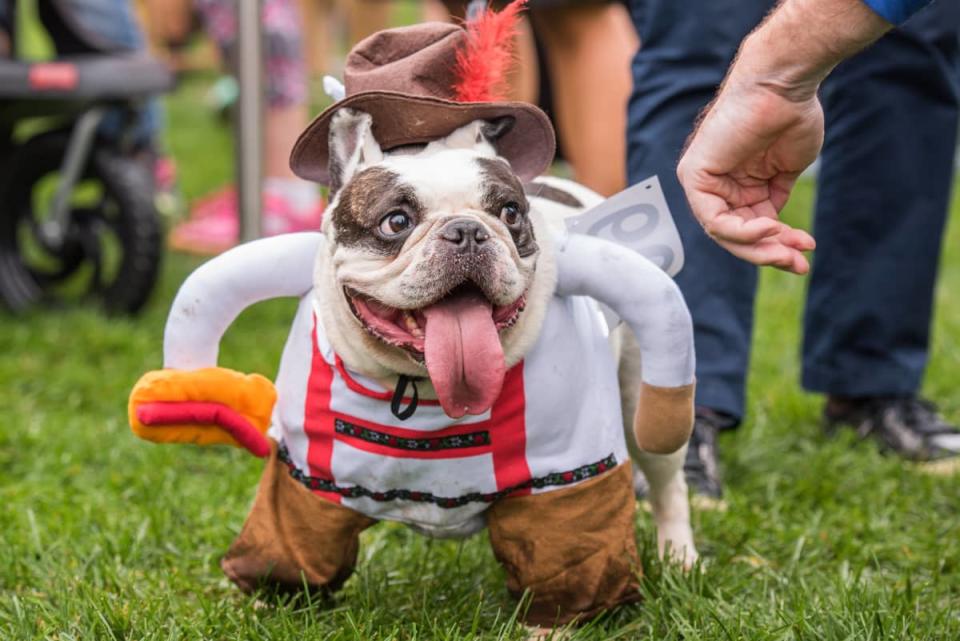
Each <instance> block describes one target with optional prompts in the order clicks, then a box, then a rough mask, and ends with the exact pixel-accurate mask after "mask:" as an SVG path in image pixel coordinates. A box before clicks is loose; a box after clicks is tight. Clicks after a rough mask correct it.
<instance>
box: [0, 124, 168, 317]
mask: <svg viewBox="0 0 960 641" xmlns="http://www.w3.org/2000/svg"><path fill="white" fill-rule="evenodd" d="M66 147H67V134H66V133H62V132H54V133H47V134H41V135H39V136H36V137H34V138H32V139H30V140H28V141H27V142H26V143H24V144H22V145H20V146H19V147H18V148H17V149H15V150H14V152H13V154H12V157H11V159H10V162H9V163H8V164H7V168H6V171H4V172H3V174H4V175H3V176H2V177H0V203H4V205H5V206H4V209H5V210H6V211H5V212H0V300H2V301H3V303H5V304H6V306H7V307H9V308H10V309H12V310H13V311H15V312H18V311H23V310H25V309H27V308H29V307H31V306H33V305H35V304H37V303H40V302H47V303H50V302H53V303H56V302H59V301H64V300H76V299H84V298H93V299H95V300H97V301H98V302H100V303H101V304H102V305H103V306H104V307H105V308H106V309H107V310H108V311H109V312H114V313H134V312H136V311H137V310H139V309H140V308H141V307H142V306H143V305H144V303H146V301H147V299H148V298H149V296H150V293H151V292H152V291H153V287H154V285H155V283H156V280H157V274H158V270H159V265H160V257H161V229H160V219H159V216H158V214H157V212H156V209H155V207H154V204H153V199H152V193H153V183H152V176H151V174H150V170H149V168H148V167H147V166H146V165H145V164H144V163H141V162H138V161H137V160H135V159H132V158H130V157H127V156H123V155H121V154H120V153H119V152H117V151H116V150H114V149H111V148H109V147H98V148H95V149H94V150H93V152H92V153H91V157H90V161H89V162H88V163H87V167H86V168H85V169H84V172H83V175H82V178H81V180H80V181H79V182H78V184H77V186H76V187H75V189H74V191H73V195H72V198H71V201H70V216H69V224H68V226H67V229H66V232H65V236H64V239H63V242H62V243H60V244H59V246H57V247H51V246H49V245H48V244H47V243H46V242H44V240H43V238H44V237H43V235H42V234H41V233H40V228H41V225H42V224H43V222H44V220H45V218H46V216H47V215H48V212H49V208H50V204H51V203H52V200H53V194H54V192H55V190H56V184H57V178H56V176H57V173H58V171H59V168H60V163H61V161H62V159H63V156H64V153H65V151H66Z"/></svg>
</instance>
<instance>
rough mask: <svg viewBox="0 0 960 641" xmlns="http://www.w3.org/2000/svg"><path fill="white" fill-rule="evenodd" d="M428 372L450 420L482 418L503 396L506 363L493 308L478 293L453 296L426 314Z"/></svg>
mask: <svg viewBox="0 0 960 641" xmlns="http://www.w3.org/2000/svg"><path fill="white" fill-rule="evenodd" d="M423 314H424V316H426V327H425V328H424V331H425V333H426V339H425V341H424V343H425V346H424V355H425V356H426V361H427V371H428V372H429V373H430V380H431V381H432V382H433V387H434V389H436V390H437V398H438V399H439V400H440V405H441V406H442V407H443V411H444V412H446V413H447V415H448V416H450V417H452V418H460V417H461V416H463V415H464V414H483V413H484V412H486V411H487V410H488V409H490V407H491V406H492V405H493V403H494V401H496V400H497V397H498V396H500V388H501V387H503V376H504V373H505V372H506V364H505V363H504V360H503V348H502V347H501V346H500V337H499V335H498V334H497V326H496V324H495V323H494V321H493V309H492V308H491V306H490V303H489V301H487V299H486V298H485V297H484V296H483V295H482V294H480V292H474V291H467V292H464V293H463V294H457V295H454V296H449V297H447V298H446V299H444V300H442V301H440V302H439V303H435V304H433V305H431V306H430V307H427V308H425V309H424V310H423Z"/></svg>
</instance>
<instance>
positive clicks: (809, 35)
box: [728, 0, 891, 101]
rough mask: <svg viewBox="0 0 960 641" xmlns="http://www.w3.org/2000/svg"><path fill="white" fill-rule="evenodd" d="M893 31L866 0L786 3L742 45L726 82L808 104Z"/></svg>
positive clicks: (792, 0) (787, 1)
mask: <svg viewBox="0 0 960 641" xmlns="http://www.w3.org/2000/svg"><path fill="white" fill-rule="evenodd" d="M890 27H891V25H890V23H889V22H887V21H886V20H884V19H883V18H881V17H880V16H879V15H877V14H876V13H875V12H874V11H873V10H872V9H871V8H870V7H868V6H867V5H866V4H864V2H863V1H862V0H784V1H783V2H781V3H780V4H779V5H778V6H777V8H776V9H774V11H772V12H771V13H770V15H769V16H768V17H767V19H766V20H765V21H764V22H763V23H762V24H761V25H760V27H758V28H757V29H756V30H755V31H754V32H753V33H752V34H750V35H749V36H748V37H747V38H746V39H745V40H744V41H743V44H742V45H741V47H740V51H739V53H738V55H737V59H736V61H735V63H734V65H733V67H732V68H731V70H730V74H729V76H728V82H749V83H752V84H754V85H759V86H763V87H765V88H768V89H771V90H773V91H775V92H776V93H778V94H780V95H782V96H784V97H786V98H789V99H791V100H796V101H803V100H807V99H809V98H811V97H813V96H814V95H815V94H816V91H817V88H818V87H819V86H820V83H821V82H822V81H823V79H824V78H825V77H826V76H827V75H828V74H829V73H830V71H831V70H832V69H833V68H834V67H835V66H836V65H837V64H838V63H839V62H840V61H842V60H844V59H845V58H848V57H850V56H852V55H853V54H855V53H856V52H858V51H860V50H861V49H863V48H864V47H866V46H867V45H869V44H870V43H872V42H873V41H874V40H876V39H877V38H879V37H880V36H881V35H883V34H884V33H885V32H886V31H887V30H889V29H890Z"/></svg>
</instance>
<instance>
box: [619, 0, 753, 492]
mask: <svg viewBox="0 0 960 641" xmlns="http://www.w3.org/2000/svg"><path fill="white" fill-rule="evenodd" d="M770 6H771V3H770V2H769V1H768V0H751V1H749V2H745V1H743V0H631V13H632V16H633V20H634V24H635V26H636V28H637V33H638V34H639V36H640V50H639V51H638V52H637V54H636V56H635V57H634V60H633V83H634V85H633V92H632V94H631V97H630V105H629V110H628V128H627V170H628V179H629V183H630V184H634V183H637V182H640V181H641V180H644V179H646V178H649V177H650V176H658V177H659V179H660V183H661V185H662V186H663V190H664V193H665V195H666V199H667V203H668V204H669V206H670V209H671V211H672V213H673V216H674V220H675V221H676V223H677V227H678V228H679V230H680V237H681V239H682V241H683V246H684V254H685V256H686V259H685V266H684V268H683V270H681V272H680V273H679V274H678V276H677V283H678V284H679V286H680V289H681V291H682V292H683V294H684V297H685V298H686V301H687V305H688V306H689V307H690V312H691V315H692V316H693V323H694V333H695V334H694V338H695V344H696V350H697V399H696V400H697V420H696V423H695V426H694V432H693V435H692V437H691V442H690V447H689V449H688V451H687V463H686V466H685V469H686V475H687V483H688V485H689V486H690V487H691V489H692V490H693V491H694V492H695V493H697V494H699V495H701V496H705V497H710V498H719V497H720V496H721V486H720V479H719V474H718V472H717V462H716V436H717V432H718V430H720V429H722V428H726V427H733V426H735V425H736V424H737V423H739V421H740V419H741V418H742V417H743V415H744V397H745V384H746V375H747V365H748V362H749V357H750V342H751V333H752V329H753V300H754V294H755V292H756V285H757V272H756V268H755V267H754V266H752V265H750V264H748V263H746V262H744V261H741V260H739V259H737V258H735V257H734V256H733V255H731V254H730V253H728V252H727V251H726V250H724V249H722V248H721V247H720V246H719V245H717V244H716V243H714V242H713V240H711V239H710V238H709V237H708V236H707V235H706V234H705V233H704V231H703V230H702V229H701V228H700V226H699V225H698V224H697V222H696V219H695V218H694V217H693V215H692V214H691V213H690V210H689V208H688V206H687V201H686V198H685V197H684V194H683V190H682V188H681V187H680V184H679V182H678V181H677V176H676V168H677V160H678V159H679V156H680V152H681V150H682V148H683V145H684V142H685V141H686V139H687V136H689V135H690V132H691V131H692V129H693V124H694V121H695V120H696V117H697V114H698V113H699V112H700V110H701V109H703V107H705V106H706V105H707V103H709V102H710V100H711V99H712V98H713V96H714V94H715V93H716V90H717V87H718V85H719V84H720V82H721V81H722V80H723V76H724V73H725V72H726V70H727V67H728V66H729V65H730V62H731V61H732V59H733V56H734V54H735V52H736V50H737V46H738V45H739V43H740V41H741V40H742V39H743V38H744V36H746V35H747V33H749V32H750V30H751V29H753V27H755V26H756V25H757V24H758V23H759V22H760V20H761V19H762V17H763V15H764V14H765V13H766V11H767V10H769V8H770Z"/></svg>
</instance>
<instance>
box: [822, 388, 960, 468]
mask: <svg viewBox="0 0 960 641" xmlns="http://www.w3.org/2000/svg"><path fill="white" fill-rule="evenodd" d="M823 422H824V427H825V429H826V430H827V433H828V434H830V433H834V432H836V431H837V430H838V429H840V428H842V427H850V428H853V429H854V430H855V431H856V432H857V434H858V435H859V436H860V438H868V437H869V438H873V439H875V440H876V441H878V442H879V443H880V447H881V448H882V449H883V451H885V452H894V453H896V454H898V455H899V456H902V457H903V458H905V459H908V460H911V461H935V460H941V459H946V458H950V457H955V456H958V455H960V429H958V428H957V427H956V426H954V425H951V424H949V423H947V422H946V421H945V420H943V417H942V416H941V415H940V413H939V412H938V411H937V407H936V405H934V404H933V403H931V402H930V401H926V400H923V399H921V398H918V397H916V396H905V397H904V396H888V397H867V398H842V397H830V398H829V399H828V400H827V404H826V406H825V407H824V409H823Z"/></svg>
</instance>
